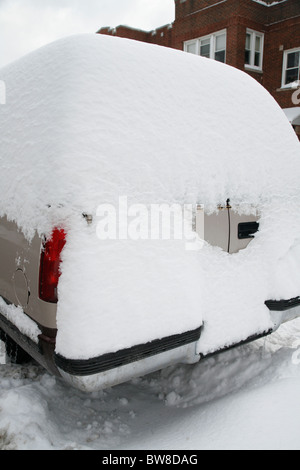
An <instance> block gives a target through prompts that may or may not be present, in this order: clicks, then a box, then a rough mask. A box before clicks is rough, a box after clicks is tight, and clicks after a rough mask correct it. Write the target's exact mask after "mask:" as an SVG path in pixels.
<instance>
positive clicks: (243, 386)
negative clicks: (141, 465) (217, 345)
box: [0, 319, 300, 450]
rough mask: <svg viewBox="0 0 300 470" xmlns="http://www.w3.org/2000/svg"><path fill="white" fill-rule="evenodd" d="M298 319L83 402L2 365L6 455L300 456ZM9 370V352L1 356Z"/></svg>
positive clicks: (31, 370) (0, 430) (63, 388)
mask: <svg viewBox="0 0 300 470" xmlns="http://www.w3.org/2000/svg"><path fill="white" fill-rule="evenodd" d="M299 338H300V319H298V320H295V321H293V322H291V323H288V324H286V325H283V326H282V327H281V328H280V329H279V331H278V332H277V333H275V334H274V335H272V336H270V337H268V338H265V339H261V340H258V341H256V342H254V343H251V344H249V345H246V346H242V347H239V348H236V349H234V350H231V351H228V352H226V353H223V354H219V355H216V356H214V357H211V358H209V359H207V360H205V361H203V362H202V363H199V364H196V365H193V366H186V365H184V366H183V365H179V366H177V367H173V366H172V367H170V368H168V369H165V370H164V371H161V372H157V373H155V374H151V375H149V376H147V377H145V378H142V379H137V380H134V381H131V382H129V383H126V384H123V385H120V386H117V387H115V388H112V389H108V390H105V391H101V392H94V393H92V394H84V393H82V392H80V391H77V390H74V389H71V388H69V387H68V386H67V385H65V384H64V383H63V382H62V381H61V380H60V379H57V378H54V377H51V376H50V375H48V374H47V373H46V372H45V371H44V370H43V369H42V368H41V367H39V366H37V365H35V364H34V363H32V364H30V365H28V366H22V367H21V366H15V365H11V364H5V365H4V364H3V365H1V366H0V449H1V450H12V449H17V450H22V449H26V450H29V449H33V450H37V449H49V450H55V449H61V450H64V449H71V450H72V449H74V450H75V449H86V450H94V449H98V450H125V449H126V450H136V449H147V450H168V449H173V450H174V449H179V450H188V449H189V450H202V449H297V450H299V449H300V406H299V395H300V364H299V359H300V353H299V346H300V340H299ZM0 357H1V360H2V362H3V349H2V354H0Z"/></svg>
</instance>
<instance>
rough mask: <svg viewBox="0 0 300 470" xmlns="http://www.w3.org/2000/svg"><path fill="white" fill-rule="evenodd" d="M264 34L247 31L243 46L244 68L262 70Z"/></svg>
mask: <svg viewBox="0 0 300 470" xmlns="http://www.w3.org/2000/svg"><path fill="white" fill-rule="evenodd" d="M263 50H264V34H263V33H258V32H257V31H252V30H250V29H247V32H246V46H245V66H246V67H248V68H252V69H258V70H262V65H263Z"/></svg>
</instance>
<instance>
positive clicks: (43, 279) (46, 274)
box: [39, 228, 66, 303]
mask: <svg viewBox="0 0 300 470" xmlns="http://www.w3.org/2000/svg"><path fill="white" fill-rule="evenodd" d="M65 243H66V233H65V231H64V230H60V229H57V228H56V229H54V230H53V232H52V235H51V238H50V239H48V240H46V241H45V242H44V244H43V248H42V252H41V259H40V279H39V297H40V299H41V300H44V301H45V302H51V303H56V302H57V285H58V280H59V276H60V261H61V252H62V249H63V247H64V246H65Z"/></svg>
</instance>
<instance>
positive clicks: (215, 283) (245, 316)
mask: <svg viewBox="0 0 300 470" xmlns="http://www.w3.org/2000/svg"><path fill="white" fill-rule="evenodd" d="M0 79H1V80H3V82H5V85H6V101H5V105H1V106H0V163H1V171H0V216H1V218H0V295H1V299H0V312H1V313H0V329H1V338H2V339H3V340H4V341H5V342H6V345H7V352H8V354H9V356H10V357H11V359H13V360H16V361H22V360H24V359H26V358H27V355H28V354H29V355H30V357H33V358H35V359H36V360H37V361H38V362H39V363H41V364H42V365H44V366H45V368H46V369H47V370H48V371H49V372H51V373H53V374H56V375H58V376H61V377H63V378H64V379H65V380H67V381H68V382H69V383H71V384H72V385H74V386H75V387H78V388H80V389H83V390H86V391H92V390H97V389H99V388H103V387H108V386H112V385H114V384H117V383H120V382H123V381H125V380H129V379H130V378H132V377H135V376H140V375H144V374H147V373H149V372H151V371H154V370H159V369H161V368H163V367H165V366H168V365H170V364H174V363H179V362H185V363H194V362H197V361H199V360H200V359H201V358H202V357H206V356H208V355H210V354H213V353H215V352H218V351H221V350H223V349H227V348H229V347H232V346H234V345H237V344H241V343H243V342H245V341H250V340H253V339H255V338H258V337H260V336H263V335H266V334H269V333H271V332H273V331H274V330H276V329H277V328H278V327H279V325H280V324H281V323H282V322H284V321H286V320H290V319H292V318H295V317H296V316H299V315H300V297H299V294H300V236H299V227H300V210H299V202H300V190H299V178H300V158H299V142H298V140H297V138H296V136H295V135H294V132H293V130H292V128H291V127H290V124H289V122H288V121H287V119H286V117H285V115H284V113H283V112H282V110H281V109H280V108H279V107H278V105H277V104H276V103H275V101H274V100H273V99H272V97H271V96H270V95H269V94H268V93H267V92H266V91H265V90H264V89H263V88H262V87H261V86H260V85H259V84H258V83H257V82H256V81H255V80H253V79H252V78H250V77H249V76H248V75H247V74H244V73H243V72H240V71H238V70H236V69H234V68H232V67H229V66H227V65H224V64H221V63H218V62H216V61H213V60H210V59H206V58H203V57H197V56H194V55H191V54H187V53H185V52H181V51H176V50H171V49H168V48H163V47H159V46H152V45H148V44H143V43H140V42H135V41H130V40H126V39H120V38H115V37H106V36H102V35H79V36H73V37H70V38H66V39H63V40H60V41H57V42H55V43H53V44H50V45H48V46H46V47H43V48H41V49H39V50H37V51H36V52H33V53H31V54H29V55H27V56H25V57H24V58H22V59H20V60H19V61H17V62H15V63H13V64H11V65H9V66H7V67H5V68H3V69H2V70H0ZM166 222H167V228H168V230H166V225H165V224H166ZM250 242H251V243H250Z"/></svg>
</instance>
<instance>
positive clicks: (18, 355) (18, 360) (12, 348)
mask: <svg viewBox="0 0 300 470" xmlns="http://www.w3.org/2000/svg"><path fill="white" fill-rule="evenodd" d="M0 339H1V340H2V341H3V342H4V343H5V348H6V355H7V357H8V358H9V360H10V362H11V363H13V364H20V365H21V364H26V363H28V362H30V361H31V356H29V354H28V353H27V352H26V351H24V349H22V348H21V347H20V346H19V345H18V344H17V343H16V342H15V341H14V340H13V339H11V338H10V337H9V336H8V335H7V334H6V333H5V332H4V331H2V330H0Z"/></svg>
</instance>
